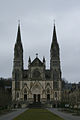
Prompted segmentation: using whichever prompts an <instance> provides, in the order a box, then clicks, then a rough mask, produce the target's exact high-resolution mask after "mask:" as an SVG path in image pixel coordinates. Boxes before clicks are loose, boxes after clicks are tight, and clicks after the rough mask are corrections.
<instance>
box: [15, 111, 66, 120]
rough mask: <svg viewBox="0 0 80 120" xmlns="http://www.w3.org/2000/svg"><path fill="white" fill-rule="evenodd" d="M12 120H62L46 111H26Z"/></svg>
mask: <svg viewBox="0 0 80 120" xmlns="http://www.w3.org/2000/svg"><path fill="white" fill-rule="evenodd" d="M13 120H64V119H62V118H60V117H59V116H57V115H55V114H53V113H51V112H50V111H48V110H46V109H28V110H26V111H25V112H24V113H22V114H20V115H19V116H18V117H16V118H14V119H13Z"/></svg>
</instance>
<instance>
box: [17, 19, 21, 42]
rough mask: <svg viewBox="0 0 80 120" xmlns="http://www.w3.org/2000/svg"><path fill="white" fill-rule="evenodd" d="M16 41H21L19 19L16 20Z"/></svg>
mask: <svg viewBox="0 0 80 120" xmlns="http://www.w3.org/2000/svg"><path fill="white" fill-rule="evenodd" d="M17 42H21V32H20V20H18V32H17Z"/></svg>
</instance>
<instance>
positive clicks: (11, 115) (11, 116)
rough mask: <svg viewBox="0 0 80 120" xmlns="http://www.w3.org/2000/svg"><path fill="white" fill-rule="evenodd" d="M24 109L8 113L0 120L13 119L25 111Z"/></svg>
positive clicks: (0, 117)
mask: <svg viewBox="0 0 80 120" xmlns="http://www.w3.org/2000/svg"><path fill="white" fill-rule="evenodd" d="M26 110H27V108H26V109H17V110H16V111H13V112H10V113H8V114H5V115H2V116H0V120H12V119H13V118H15V117H17V116H18V115H19V114H21V113H23V112H24V111H26Z"/></svg>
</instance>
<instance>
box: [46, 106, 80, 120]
mask: <svg viewBox="0 0 80 120" xmlns="http://www.w3.org/2000/svg"><path fill="white" fill-rule="evenodd" d="M48 110H49V111H51V112H53V113H54V114H56V115H58V116H60V117H62V118H63V119H64V120H80V116H73V115H72V114H71V113H64V112H61V111H58V109H55V108H48Z"/></svg>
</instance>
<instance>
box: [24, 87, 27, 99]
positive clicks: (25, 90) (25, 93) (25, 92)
mask: <svg viewBox="0 0 80 120" xmlns="http://www.w3.org/2000/svg"><path fill="white" fill-rule="evenodd" d="M26 100H27V89H26V88H25V89H24V101H26Z"/></svg>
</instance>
